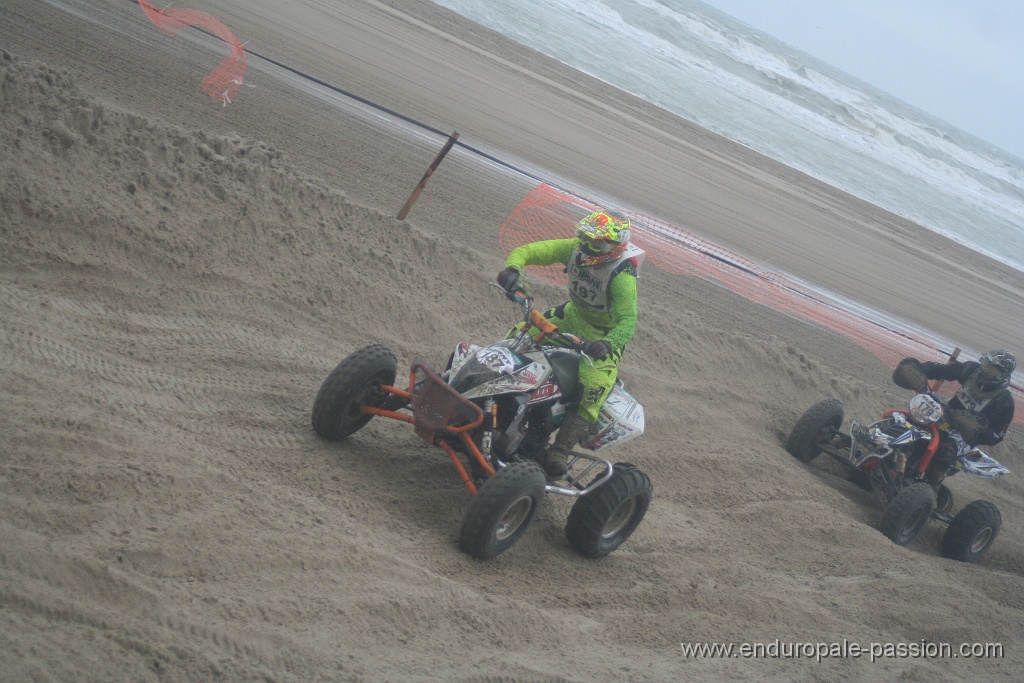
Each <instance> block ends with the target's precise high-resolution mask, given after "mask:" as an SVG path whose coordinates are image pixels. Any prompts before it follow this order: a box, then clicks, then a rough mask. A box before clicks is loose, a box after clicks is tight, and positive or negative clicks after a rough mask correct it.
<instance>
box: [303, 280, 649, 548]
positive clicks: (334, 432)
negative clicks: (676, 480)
mask: <svg viewBox="0 0 1024 683" xmlns="http://www.w3.org/2000/svg"><path fill="white" fill-rule="evenodd" d="M515 301H516V303H518V304H519V305H520V306H521V307H522V309H523V311H524V318H523V321H524V323H525V324H524V325H523V326H522V331H521V332H519V333H518V334H516V335H514V336H510V337H509V338H507V339H503V340H501V341H497V342H495V343H493V344H491V345H489V346H485V347H480V346H476V345H474V344H470V343H468V342H461V343H460V344H458V345H457V346H456V348H455V351H454V353H452V355H451V357H450V358H449V361H448V367H447V369H446V370H445V371H444V372H441V373H438V372H436V371H435V370H434V369H432V368H431V367H430V366H429V365H427V364H426V363H425V362H422V361H417V362H415V363H413V364H412V367H411V370H410V372H409V385H408V388H407V389H402V388H399V387H397V386H395V377H396V372H397V361H396V359H395V355H394V354H393V353H392V352H391V351H390V350H389V349H388V348H387V347H385V346H383V345H381V344H372V345H370V346H366V347H364V348H362V349H359V350H358V351H356V352H354V353H352V354H351V355H350V356H348V357H347V358H346V359H344V360H343V361H341V363H339V364H338V366H337V367H335V368H334V370H333V371H331V373H330V374H329V375H328V376H327V379H326V380H324V382H323V385H322V386H321V387H320V391H319V393H318V394H317V396H316V400H315V401H314V404H313V429H314V430H315V431H316V432H317V434H319V435H320V436H322V437H324V438H326V439H330V440H341V439H344V438H345V437H347V436H349V435H351V434H352V433H354V432H356V431H357V430H359V429H361V428H362V427H363V426H365V425H366V423H367V422H369V421H370V419H372V418H373V417H374V416H380V417H388V418H392V419H395V420H401V421H403V422H408V423H410V424H412V425H413V427H414V429H415V430H416V433H417V434H418V435H419V436H420V437H422V438H423V439H424V440H426V441H427V442H428V443H430V444H432V445H435V446H439V447H440V448H442V449H443V450H444V451H445V452H447V454H448V455H449V457H450V458H451V461H452V463H453V464H454V465H455V469H456V471H457V472H458V473H459V475H460V477H461V478H462V481H463V483H464V484H465V486H466V488H467V489H468V490H469V492H470V493H471V494H472V495H473V498H472V499H471V501H470V503H469V506H468V507H467V508H466V511H465V515H464V518H463V521H462V528H461V531H460V534H459V546H460V548H461V549H462V550H463V551H465V552H466V553H468V554H469V555H471V556H473V557H476V558H480V559H488V558H492V557H495V556H497V555H499V554H501V553H503V552H505V551H506V550H508V549H509V548H510V547H512V545H513V544H515V542H516V541H518V540H519V538H520V537H521V536H522V535H523V533H524V532H525V531H526V529H527V527H528V526H529V525H530V523H531V522H532V521H533V519H534V516H535V515H536V513H537V509H538V507H539V506H540V503H541V500H542V499H543V496H544V494H545V493H552V494H556V495H561V496H567V497H570V498H574V499H575V502H574V503H573V505H572V509H571V510H570V512H569V518H568V523H567V524H566V528H565V533H566V537H567V539H568V541H569V544H570V545H571V546H572V547H573V548H574V549H575V550H576V551H578V552H579V553H581V554H582V555H584V556H587V557H602V556H604V555H607V554H608V553H610V552H612V551H613V550H615V549H616V548H618V547H619V546H620V545H621V544H622V543H623V542H624V541H625V540H626V539H627V538H629V536H630V535H631V534H632V533H633V531H634V530H636V528H637V526H638V525H639V524H640V522H641V520H642V519H643V518H644V515H645V514H646V512H647V508H648V506H649V505H650V502H651V495H652V486H651V481H650V479H649V478H648V477H647V475H646V474H644V473H643V472H642V471H641V470H640V469H639V468H638V467H636V466H635V465H632V464H630V463H626V462H618V463H614V464H613V463H612V462H611V461H609V460H606V459H604V458H603V457H600V456H599V455H597V454H599V453H600V454H602V455H603V453H604V451H605V450H606V449H608V448H611V447H613V446H618V445H620V444H622V443H625V442H627V441H629V440H631V439H634V438H636V437H638V436H640V435H641V434H642V433H643V431H644V412H643V407H642V406H641V405H640V404H639V403H637V402H636V400H634V399H633V397H632V396H630V395H629V393H627V392H626V390H625V388H624V387H623V386H622V383H621V382H618V383H616V385H615V387H614V388H613V389H612V391H611V393H610V394H609V396H608V399H607V400H606V401H605V403H604V406H603V407H602V409H601V414H600V418H599V419H598V422H597V424H596V425H595V427H594V429H592V430H591V431H590V433H589V434H587V435H585V436H584V437H583V439H581V442H580V445H581V446H582V447H583V449H585V450H584V451H583V452H580V451H578V450H574V451H573V457H571V458H570V459H569V463H568V464H569V471H568V472H567V473H566V474H565V475H564V476H563V477H560V478H557V479H555V480H551V481H549V480H548V478H547V477H546V476H545V474H544V470H543V469H542V468H541V466H540V464H539V463H543V462H545V458H546V455H547V449H548V440H549V437H550V435H551V434H552V432H553V431H554V430H555V429H556V427H557V426H558V425H559V424H560V423H561V421H562V419H563V417H564V416H565V415H566V414H567V411H570V410H573V409H574V407H575V406H576V404H577V402H578V400H579V395H580V387H579V383H578V373H579V363H580V360H581V357H585V354H583V352H582V348H583V344H582V341H581V340H580V339H578V338H577V337H575V336H573V335H570V334H567V333H564V332H560V331H559V330H558V328H557V327H556V326H555V325H554V324H553V323H552V322H551V321H550V320H548V319H547V318H545V317H544V316H543V315H541V314H540V313H538V312H537V311H536V310H534V309H533V308H532V300H531V299H529V298H524V297H521V296H517V297H516V298H515ZM464 461H465V463H464ZM467 465H468V467H467Z"/></svg>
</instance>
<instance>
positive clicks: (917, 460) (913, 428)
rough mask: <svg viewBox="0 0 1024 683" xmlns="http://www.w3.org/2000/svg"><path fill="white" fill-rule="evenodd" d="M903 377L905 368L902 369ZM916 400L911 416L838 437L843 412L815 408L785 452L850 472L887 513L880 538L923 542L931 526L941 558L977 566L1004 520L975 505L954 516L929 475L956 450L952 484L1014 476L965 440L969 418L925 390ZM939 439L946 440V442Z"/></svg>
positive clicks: (888, 416) (891, 416) (947, 495)
mask: <svg viewBox="0 0 1024 683" xmlns="http://www.w3.org/2000/svg"><path fill="white" fill-rule="evenodd" d="M897 371H899V368H897ZM893 377H894V379H896V380H897V384H900V386H903V387H904V388H908V389H915V390H920V391H921V393H917V394H915V395H914V396H913V397H912V398H911V399H910V405H909V406H908V409H907V410H888V411H886V412H885V413H884V414H883V415H882V419H881V420H878V421H877V422H873V423H871V424H869V425H867V426H863V425H861V424H860V423H859V422H857V421H854V422H853V423H852V424H851V425H850V431H849V433H844V432H841V431H840V426H841V425H842V422H843V404H842V403H841V402H840V401H839V400H838V399H835V398H827V399H824V400H822V401H819V402H817V403H815V404H814V405H813V406H811V407H810V408H809V409H808V410H807V412H805V413H804V414H803V416H802V417H800V419H799V420H797V422H796V424H795V425H794V426H793V429H792V431H791V432H790V434H789V438H788V439H787V440H786V450H787V451H789V453H790V454H791V455H793V456H794V457H795V458H796V459H797V460H799V461H801V462H810V461H812V460H814V459H815V458H816V457H818V455H820V454H821V453H827V454H829V455H831V456H832V457H833V458H835V459H836V460H838V461H839V462H841V463H842V464H843V465H845V466H847V467H848V468H849V469H850V474H851V480H852V481H854V482H856V483H858V484H859V485H860V486H861V487H862V488H865V489H868V490H870V491H872V492H874V494H875V495H876V497H877V498H878V501H879V502H880V503H881V505H882V507H883V509H884V513H883V516H882V523H881V531H882V532H883V533H884V534H885V535H886V536H888V537H889V538H890V539H891V540H892V541H893V542H894V543H896V544H897V545H902V546H905V545H907V544H909V543H910V542H911V541H913V540H914V539H915V538H917V536H918V534H919V533H920V532H921V530H922V529H924V527H925V525H926V524H927V523H928V520H929V519H937V520H939V521H940V522H942V523H944V524H947V525H948V527H947V529H946V531H945V533H944V534H943V536H942V554H943V555H944V556H945V557H948V558H952V559H955V560H960V561H963V562H977V561H978V560H980V559H981V558H982V557H983V556H984V555H985V553H987V552H988V550H989V548H991V547H992V543H993V542H994V541H995V539H996V535H997V534H998V533H999V528H1000V526H1001V524H1002V517H1001V515H1000V513H999V508H997V507H996V506H995V505H994V504H993V503H990V502H988V501H986V500H976V501H974V502H973V503H970V504H968V505H966V506H964V508H963V509H962V510H960V512H959V513H957V514H956V515H955V516H953V515H951V512H952V510H953V494H952V493H951V492H950V490H949V489H948V488H947V487H946V485H945V484H941V485H939V487H938V491H936V489H934V488H933V487H932V486H931V485H930V484H928V483H927V482H925V481H924V474H925V472H926V471H927V469H928V465H929V464H930V463H931V461H932V458H933V457H934V456H935V453H936V452H937V451H938V449H939V448H956V450H957V454H956V459H955V460H954V461H953V464H952V465H951V466H950V470H949V472H948V473H947V475H946V477H947V478H948V477H949V476H950V475H953V474H956V473H957V472H961V471H962V472H966V473H967V474H970V475H973V476H976V477H980V478H982V479H993V478H995V477H998V476H1000V475H1003V474H1007V473H1008V472H1009V470H1008V469H1007V468H1006V467H1003V466H1002V465H1000V464H999V463H998V462H996V461H995V460H994V459H993V458H991V457H990V456H988V455H986V454H985V453H983V452H982V451H981V450H979V449H977V448H972V447H970V446H968V445H967V443H966V441H965V440H964V438H963V436H962V433H963V434H969V433H970V431H971V430H972V429H973V428H974V425H972V424H971V419H970V417H969V416H965V415H963V411H951V410H949V409H948V406H947V405H946V404H944V403H943V402H942V400H941V399H940V398H939V397H938V396H937V395H935V394H934V393H932V392H931V391H927V390H926V389H922V388H921V387H915V386H906V385H905V384H901V383H900V382H899V380H898V378H897V375H896V374H894V376H893ZM940 434H945V438H943V439H941V440H940V438H939V437H940Z"/></svg>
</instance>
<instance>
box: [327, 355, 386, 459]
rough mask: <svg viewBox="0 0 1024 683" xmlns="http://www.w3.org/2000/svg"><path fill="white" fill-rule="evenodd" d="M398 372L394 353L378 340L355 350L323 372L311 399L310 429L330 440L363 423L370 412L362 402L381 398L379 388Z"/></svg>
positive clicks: (353, 430)
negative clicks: (364, 410) (328, 370)
mask: <svg viewBox="0 0 1024 683" xmlns="http://www.w3.org/2000/svg"><path fill="white" fill-rule="evenodd" d="M397 372H398V361H397V360H396V359H395V354H393V353H391V350H390V349H388V347H386V346H384V345H382V344H371V345H370V346H365V347H363V348H361V349H359V350H358V351H355V352H354V353H352V354H351V355H349V356H348V358H346V359H345V360H343V361H341V362H340V363H338V365H337V367H335V368H334V370H332V371H331V373H330V374H329V375H327V379H325V380H324V383H323V384H322V385H320V391H319V392H317V395H316V399H315V400H314V401H313V429H314V430H315V431H316V433H317V434H319V435H320V436H322V437H323V438H325V439H330V440H331V441H340V440H341V439H344V438H345V437H346V436H349V435H350V434H353V433H355V432H357V431H358V430H360V429H362V428H363V427H364V426H366V423H367V422H369V421H370V418H372V417H373V416H372V415H368V414H366V413H364V412H362V411H361V410H360V408H361V407H362V406H367V405H377V404H379V403H381V402H382V400H383V399H384V398H385V396H384V394H383V392H381V390H380V388H381V387H382V386H383V385H385V384H386V385H388V386H392V385H394V383H395V375H396V373H397Z"/></svg>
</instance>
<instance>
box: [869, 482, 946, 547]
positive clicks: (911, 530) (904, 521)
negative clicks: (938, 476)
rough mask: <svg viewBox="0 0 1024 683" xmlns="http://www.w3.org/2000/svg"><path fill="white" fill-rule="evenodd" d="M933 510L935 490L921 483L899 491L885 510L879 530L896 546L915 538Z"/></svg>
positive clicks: (905, 543) (915, 483) (903, 544)
mask: <svg viewBox="0 0 1024 683" xmlns="http://www.w3.org/2000/svg"><path fill="white" fill-rule="evenodd" d="M933 510H935V490H934V489H933V488H932V487H931V486H930V485H928V484H926V483H925V482H923V481H918V482H914V483H913V484H911V485H910V486H907V487H906V488H904V489H901V490H900V492H899V493H897V494H896V497H895V498H893V499H892V502H890V503H889V505H888V506H887V507H886V508H885V514H884V515H883V516H882V524H881V525H880V527H879V529H880V530H881V532H882V533H883V534H885V535H886V536H888V537H889V540H890V541H892V542H893V543H895V544H896V545H901V546H905V545H907V544H909V543H910V542H911V541H913V540H914V539H915V538H917V535H918V534H920V533H921V530H922V529H924V527H925V525H926V524H927V523H928V520H929V519H930V518H931V516H932V511H933Z"/></svg>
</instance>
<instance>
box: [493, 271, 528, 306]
mask: <svg viewBox="0 0 1024 683" xmlns="http://www.w3.org/2000/svg"><path fill="white" fill-rule="evenodd" d="M498 284H499V285H501V288H502V289H504V290H505V294H506V295H507V296H508V298H509V299H512V298H513V293H514V292H515V291H516V290H521V289H522V287H520V286H519V271H518V270H516V269H515V268H506V269H505V270H503V271H501V272H500V273H498Z"/></svg>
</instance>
